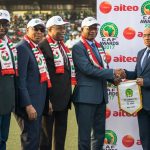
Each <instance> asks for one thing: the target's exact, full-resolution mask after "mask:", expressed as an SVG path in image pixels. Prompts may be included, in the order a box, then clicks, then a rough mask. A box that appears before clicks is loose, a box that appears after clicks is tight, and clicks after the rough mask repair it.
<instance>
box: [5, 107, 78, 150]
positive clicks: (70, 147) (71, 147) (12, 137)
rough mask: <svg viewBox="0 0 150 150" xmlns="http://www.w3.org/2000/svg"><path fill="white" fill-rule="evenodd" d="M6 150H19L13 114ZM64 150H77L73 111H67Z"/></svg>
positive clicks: (18, 139) (18, 136)
mask: <svg viewBox="0 0 150 150" xmlns="http://www.w3.org/2000/svg"><path fill="white" fill-rule="evenodd" d="M7 150H21V147H20V129H19V127H18V124H17V122H16V120H15V118H14V117H13V114H12V119H11V126H10V133H9V139H8V142H7ZM65 150H77V125H76V119H75V113H74V109H72V110H71V111H69V118H68V131H67V138H66V146H65Z"/></svg>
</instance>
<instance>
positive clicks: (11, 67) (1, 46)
mask: <svg viewBox="0 0 150 150" xmlns="http://www.w3.org/2000/svg"><path fill="white" fill-rule="evenodd" d="M4 39H5V40H2V39H0V63H1V67H2V68H1V73H2V75H16V76H18V58H17V50H16V48H15V46H14V44H13V43H12V41H11V40H10V39H9V37H7V36H5V37H4ZM6 44H8V46H6ZM9 49H10V50H9Z"/></svg>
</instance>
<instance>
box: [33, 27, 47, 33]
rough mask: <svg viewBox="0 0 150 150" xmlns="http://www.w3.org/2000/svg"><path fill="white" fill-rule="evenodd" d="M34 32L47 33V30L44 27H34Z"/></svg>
mask: <svg viewBox="0 0 150 150" xmlns="http://www.w3.org/2000/svg"><path fill="white" fill-rule="evenodd" d="M33 29H34V31H41V32H45V28H43V27H33Z"/></svg>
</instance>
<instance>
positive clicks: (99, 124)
mask: <svg viewBox="0 0 150 150" xmlns="http://www.w3.org/2000/svg"><path fill="white" fill-rule="evenodd" d="M105 110H106V104H104V103H102V104H86V103H75V111H76V118H77V123H78V150H102V147H103V142H104V137H105ZM91 133H92V135H91Z"/></svg>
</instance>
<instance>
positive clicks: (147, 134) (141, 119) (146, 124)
mask: <svg viewBox="0 0 150 150" xmlns="http://www.w3.org/2000/svg"><path fill="white" fill-rule="evenodd" d="M138 123H139V132H140V139H141V142H142V147H143V150H150V111H146V110H144V109H142V110H141V111H140V112H139V113H138Z"/></svg>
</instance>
